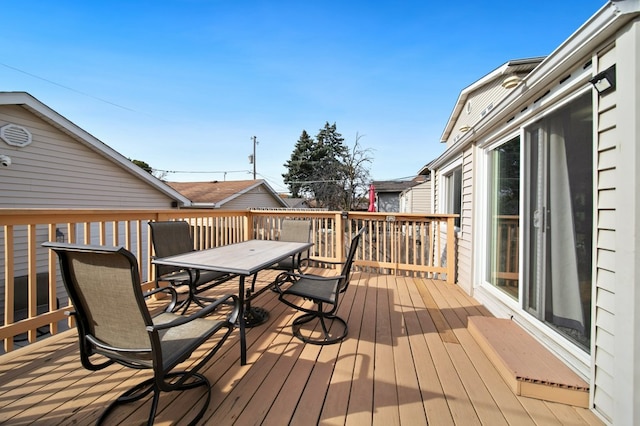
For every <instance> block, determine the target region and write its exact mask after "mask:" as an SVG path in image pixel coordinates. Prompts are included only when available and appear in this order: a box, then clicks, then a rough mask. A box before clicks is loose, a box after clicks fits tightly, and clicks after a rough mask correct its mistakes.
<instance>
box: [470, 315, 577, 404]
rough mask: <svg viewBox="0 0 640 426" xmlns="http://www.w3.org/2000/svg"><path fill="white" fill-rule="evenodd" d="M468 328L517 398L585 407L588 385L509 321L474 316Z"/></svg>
mask: <svg viewBox="0 0 640 426" xmlns="http://www.w3.org/2000/svg"><path fill="white" fill-rule="evenodd" d="M468 320H469V323H468V328H469V332H470V333H471V335H472V336H473V337H474V338H475V340H476V341H477V342H478V344H479V345H480V347H481V348H482V350H483V351H484V352H485V353H486V354H487V357H488V358H489V359H490V360H491V362H492V363H493V364H494V365H495V367H496V368H497V370H498V371H499V372H500V374H501V375H502V377H503V378H504V380H505V381H506V382H507V383H508V384H509V386H511V388H512V389H513V391H514V392H515V393H516V394H517V395H521V396H526V397H530V398H537V399H542V400H545V401H553V402H559V403H563V404H568V405H573V406H577V407H584V408H588V406H589V384H588V383H587V382H585V381H584V380H582V378H581V377H580V376H578V375H577V374H576V373H574V372H573V371H572V370H571V369H570V368H569V367H567V366H566V365H565V364H564V363H563V362H562V361H560V360H559V359H558V358H557V357H556V356H555V355H553V354H552V353H551V352H549V351H548V350H547V349H546V348H545V347H544V346H542V344H540V343H539V342H538V341H537V340H535V339H534V338H533V337H532V336H531V335H529V334H528V333H527V332H526V331H525V330H524V329H522V328H521V327H520V326H519V325H518V324H516V323H515V322H513V321H511V320H508V319H500V318H493V317H480V316H474V317H469V318H468Z"/></svg>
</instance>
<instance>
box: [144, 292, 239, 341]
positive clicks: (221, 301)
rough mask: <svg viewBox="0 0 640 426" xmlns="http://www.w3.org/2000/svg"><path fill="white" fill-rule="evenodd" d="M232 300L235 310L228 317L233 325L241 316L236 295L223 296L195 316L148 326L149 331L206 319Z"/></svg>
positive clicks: (194, 314) (195, 313)
mask: <svg viewBox="0 0 640 426" xmlns="http://www.w3.org/2000/svg"><path fill="white" fill-rule="evenodd" d="M230 299H231V300H232V301H233V310H232V311H231V313H230V314H229V315H228V316H227V321H228V322H230V323H231V324H235V323H236V321H237V319H238V315H239V314H240V299H238V296H236V295H234V294H227V295H225V296H222V297H221V298H219V299H216V301H215V302H213V303H211V304H210V305H207V306H206V307H204V308H203V309H201V310H199V311H197V312H194V313H193V314H191V315H189V316H187V317H184V316H181V317H179V318H176V319H175V320H173V321H170V322H166V323H164V324H155V325H152V326H148V327H147V331H148V332H152V331H158V330H165V329H167V328H171V327H176V326H179V325H182V324H186V323H188V322H191V321H193V320H195V319H198V318H202V317H205V316H207V315H210V314H211V313H213V311H215V310H216V308H218V306H220V305H222V304H224V303H227V302H228V301H229V300H230Z"/></svg>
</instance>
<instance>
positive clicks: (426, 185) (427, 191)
mask: <svg viewBox="0 0 640 426" xmlns="http://www.w3.org/2000/svg"><path fill="white" fill-rule="evenodd" d="M420 177H421V179H419V180H417V181H418V182H419V183H418V184H416V185H414V186H412V187H410V188H407V189H405V190H404V191H402V192H401V193H400V213H426V214H431V213H432V212H433V206H432V197H431V178H430V177H429V176H428V175H427V176H420Z"/></svg>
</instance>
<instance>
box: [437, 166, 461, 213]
mask: <svg viewBox="0 0 640 426" xmlns="http://www.w3.org/2000/svg"><path fill="white" fill-rule="evenodd" d="M458 168H462V156H460V157H459V158H457V159H456V160H454V161H452V162H450V163H449V164H447V165H446V166H444V167H442V168H441V169H440V170H439V173H438V192H439V195H440V197H439V200H438V213H441V214H447V213H450V212H449V211H447V210H449V178H450V177H451V175H452V174H453V171H454V170H456V169H458Z"/></svg>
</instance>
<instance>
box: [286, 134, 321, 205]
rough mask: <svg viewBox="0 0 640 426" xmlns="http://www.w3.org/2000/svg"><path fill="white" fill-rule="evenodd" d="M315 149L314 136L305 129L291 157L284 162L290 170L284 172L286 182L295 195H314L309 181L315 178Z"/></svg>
mask: <svg viewBox="0 0 640 426" xmlns="http://www.w3.org/2000/svg"><path fill="white" fill-rule="evenodd" d="M314 149H315V146H314V140H313V138H311V136H309V134H308V133H307V131H306V130H303V131H302V134H301V135H300V138H299V139H298V142H296V145H295V147H294V149H293V152H292V153H291V158H290V159H289V160H288V161H287V162H286V163H285V164H284V166H285V167H286V168H287V170H288V171H287V173H283V174H282V177H283V178H284V183H285V184H286V185H287V186H288V187H289V191H291V195H292V196H293V197H296V198H297V197H302V196H303V195H307V196H313V194H312V191H311V189H310V187H309V181H310V180H311V179H312V178H313V163H312V157H313V151H314Z"/></svg>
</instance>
